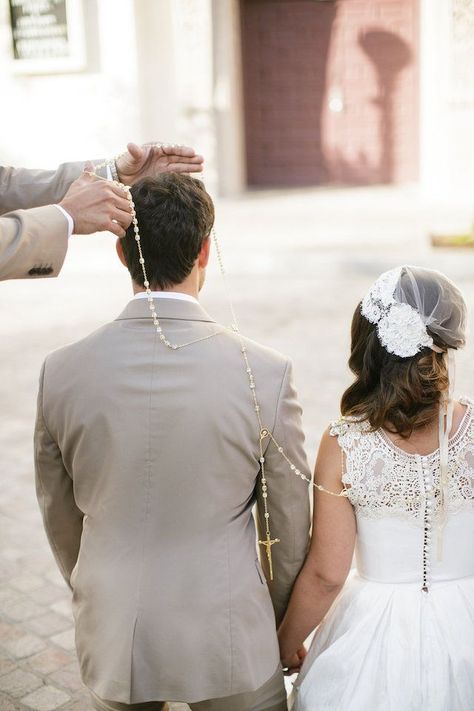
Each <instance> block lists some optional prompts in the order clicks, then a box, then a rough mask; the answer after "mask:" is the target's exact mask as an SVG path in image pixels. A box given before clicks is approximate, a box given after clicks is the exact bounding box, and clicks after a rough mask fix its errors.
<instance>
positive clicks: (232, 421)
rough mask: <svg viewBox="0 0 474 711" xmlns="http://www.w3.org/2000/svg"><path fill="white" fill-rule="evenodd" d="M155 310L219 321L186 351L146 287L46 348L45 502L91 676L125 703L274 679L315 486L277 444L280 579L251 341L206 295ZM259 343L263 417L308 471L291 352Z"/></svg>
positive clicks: (204, 325) (186, 323) (193, 697)
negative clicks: (228, 325)
mask: <svg viewBox="0 0 474 711" xmlns="http://www.w3.org/2000/svg"><path fill="white" fill-rule="evenodd" d="M157 311H158V314H159V315H160V317H161V320H162V325H163V328H164V330H165V332H166V333H167V334H168V335H169V337H170V339H171V341H172V342H176V343H185V342H188V341H190V340H193V339H195V338H199V337H201V336H204V335H207V334H209V333H213V332H215V331H216V330H218V331H219V332H220V335H218V336H216V337H213V338H211V339H209V340H205V341H202V342H200V343H196V344H194V345H192V346H189V347H187V348H183V349H181V350H178V351H171V350H169V349H167V348H166V347H165V346H163V345H162V344H161V342H160V341H159V339H158V337H157V334H156V333H155V331H154V329H153V327H152V324H151V321H150V318H149V316H148V314H149V310H148V304H147V301H146V299H145V300H133V301H132V302H130V304H129V305H128V306H127V307H126V309H125V310H124V312H123V313H122V314H121V315H120V316H119V317H118V319H117V320H116V321H114V322H112V323H110V324H108V325H106V326H104V327H103V328H101V329H99V330H98V331H96V332H95V333H93V334H92V335H90V336H89V337H88V338H86V339H84V340H82V341H79V342H78V343H75V344H73V345H71V346H67V347H66V348H64V349H62V350H59V351H57V352H55V353H53V354H51V355H50V356H49V357H48V358H47V359H46V362H45V364H44V366H43V370H42V373H41V382H40V392H39V400H38V417H37V424H36V434H35V462H36V473H37V494H38V500H39V504H40V507H41V510H42V514H43V518H44V523H45V527H46V531H47V535H48V537H49V541H50V544H51V547H52V550H53V553H54V555H55V557H56V560H57V562H58V565H59V567H60V569H61V571H62V573H63V575H64V577H65V579H66V581H68V582H69V584H70V585H71V587H72V589H73V610H74V615H75V621H76V645H77V651H78V656H79V661H80V666H81V671H82V678H83V680H84V682H85V684H86V685H87V686H88V687H90V688H91V689H92V690H93V691H94V693H95V694H97V696H99V697H101V698H105V699H111V700H115V701H122V702H125V703H131V702H134V703H135V702H143V701H147V700H179V701H184V702H186V701H187V702H197V701H200V700H204V699H212V698H217V697H224V696H231V695H233V694H237V693H241V692H244V691H251V690H255V689H258V688H259V687H260V686H262V684H264V683H265V682H266V681H267V680H268V679H269V678H270V677H271V676H272V675H273V674H274V673H275V669H276V668H277V666H278V662H279V653H278V644H277V638H276V625H275V614H276V618H277V620H280V619H281V617H282V615H283V613H284V611H285V607H286V605H287V602H288V599H289V596H290V592H291V589H292V587H293V583H294V581H295V578H296V576H297V574H298V572H299V570H300V568H301V566H302V564H303V561H304V559H305V555H306V551H307V546H308V540H309V528H310V515H309V497H308V489H307V485H306V484H305V483H304V482H303V481H302V480H301V479H299V478H297V477H296V476H295V475H294V474H293V473H292V472H291V471H290V470H289V467H288V465H287V464H286V463H285V461H284V460H283V458H282V457H281V455H280V454H279V453H278V452H277V451H276V450H275V448H274V446H269V447H268V449H267V451H266V458H267V479H268V487H269V492H268V493H269V497H268V502H269V509H270V512H271V530H272V534H273V536H278V537H279V538H280V539H281V543H279V544H277V545H275V546H274V547H273V558H274V570H275V580H274V582H273V583H271V584H269V583H268V582H267V580H266V575H267V573H268V571H267V569H266V568H267V566H266V559H265V557H264V556H262V563H260V562H259V560H258V559H257V554H256V531H255V523H254V517H253V515H252V510H253V507H254V504H255V503H256V506H257V514H258V515H257V520H259V521H260V522H262V521H263V504H262V498H261V490H260V486H259V484H258V481H259V476H258V474H259V451H258V439H259V438H258V426H257V420H256V416H255V412H254V409H253V402H252V396H251V391H250V388H249V384H248V379H247V374H246V372H245V365H244V361H243V357H242V353H241V351H240V345H239V342H238V339H237V338H236V336H235V334H232V333H230V332H229V331H227V330H225V329H223V328H222V327H221V326H219V325H218V324H216V323H215V322H213V321H212V319H211V318H210V317H209V316H208V315H207V314H206V312H205V311H204V309H202V307H201V306H199V305H197V304H193V303H190V302H186V301H178V300H177V299H160V300H157ZM247 348H248V357H249V360H250V362H251V365H252V368H253V371H254V374H255V381H256V384H257V393H258V398H259V400H260V404H261V414H262V419H263V422H264V424H266V425H267V426H268V427H270V428H272V429H273V430H274V433H275V436H276V437H277V439H278V440H279V441H280V442H281V443H282V445H283V446H284V447H286V448H287V451H288V452H289V453H290V455H291V457H292V459H293V461H294V462H295V464H296V465H297V466H298V467H299V468H300V469H301V470H302V471H304V472H305V473H309V472H308V464H307V461H306V456H305V452H304V436H303V432H302V428H301V418H300V414H301V412H300V407H299V405H298V402H297V399H296V394H295V390H294V388H293V384H292V376H291V364H290V362H289V361H288V359H286V358H285V357H283V356H281V355H280V354H278V353H276V352H274V351H272V350H269V349H268V348H264V347H263V346H260V345H258V344H256V343H254V342H252V341H248V342H247ZM262 535H263V532H262V531H260V536H262ZM262 567H263V569H264V570H265V574H264V572H263V570H262ZM272 603H273V606H272Z"/></svg>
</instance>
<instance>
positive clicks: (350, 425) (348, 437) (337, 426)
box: [329, 417, 369, 453]
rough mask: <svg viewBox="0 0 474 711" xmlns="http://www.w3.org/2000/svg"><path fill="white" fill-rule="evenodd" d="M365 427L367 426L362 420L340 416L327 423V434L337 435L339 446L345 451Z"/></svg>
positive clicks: (358, 437)
mask: <svg viewBox="0 0 474 711" xmlns="http://www.w3.org/2000/svg"><path fill="white" fill-rule="evenodd" d="M367 429H369V426H368V425H367V424H366V423H364V422H359V421H358V420H352V419H349V418H347V417H340V418H339V420H334V421H333V422H331V424H330V425H329V434H330V435H331V437H337V441H338V444H339V446H340V448H341V449H342V450H343V451H344V452H346V453H347V452H348V451H349V450H350V449H352V447H353V445H354V443H355V442H356V441H357V440H359V439H360V437H361V435H362V434H363V432H365V431H366V430H367Z"/></svg>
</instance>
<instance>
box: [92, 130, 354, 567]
mask: <svg viewBox="0 0 474 711" xmlns="http://www.w3.org/2000/svg"><path fill="white" fill-rule="evenodd" d="M152 146H153V147H156V148H176V147H177V145H176V144H173V145H170V144H166V143H154V144H152ZM124 155H126V153H121V154H119V155H117V156H115V157H114V158H110V159H108V160H106V161H104V162H103V163H100V164H98V165H95V166H94V171H87V172H88V173H89V175H95V177H97V178H101V179H102V180H107V178H102V176H98V175H97V174H96V171H97V170H99V169H102V168H107V167H109V168H110V167H111V166H113V167H115V161H116V160H118V159H119V158H121V157H123V156H124ZM113 182H114V184H115V185H117V186H118V187H120V188H121V189H122V190H123V191H124V192H125V194H126V197H127V199H128V201H129V203H130V210H131V214H132V225H133V231H134V234H135V241H136V243H137V248H138V254H139V262H140V266H141V268H142V272H143V285H144V287H145V290H146V294H147V299H148V306H149V309H150V313H151V317H152V319H153V326H154V328H155V330H156V332H157V334H158V336H159V338H160V341H161V343H162V344H163V345H164V346H165V347H166V348H169V349H170V350H174V351H177V350H180V349H181V348H186V347H187V346H191V345H194V344H196V343H200V342H201V341H206V340H209V339H210V338H214V337H215V336H218V335H220V334H222V333H224V332H226V331H227V330H228V329H226V328H224V327H223V328H222V329H221V330H219V331H215V332H213V333H211V334H208V335H207V336H203V337H201V338H197V339H195V340H193V341H188V342H187V343H181V344H176V343H171V341H170V340H169V339H168V338H167V337H166V335H165V333H164V332H163V328H162V326H161V323H160V320H159V318H158V314H157V312H156V307H155V304H154V301H153V296H152V292H151V288H150V282H149V280H148V275H147V271H146V266H145V259H144V257H143V253H142V247H141V240H140V230H139V227H138V219H137V214H136V211H135V203H134V201H133V196H132V193H131V190H130V187H129V186H128V185H124V184H123V183H120V182H119V181H117V180H114V181H113ZM211 236H212V241H213V244H214V248H215V251H216V257H217V262H218V265H219V271H220V274H221V277H222V279H223V281H224V286H225V291H226V297H227V301H228V304H229V309H230V313H231V316H232V327H231V329H230V330H231V331H232V332H233V333H235V335H236V336H237V338H238V340H239V344H240V351H241V353H242V357H243V360H244V364H245V372H246V374H247V378H248V383H249V388H250V391H251V393H252V402H253V409H254V411H255V415H256V418H257V424H258V444H259V447H258V448H259V464H260V485H261V491H262V498H263V509H264V518H265V538H264V539H263V540H259V545H261V546H263V547H264V548H265V553H266V556H267V561H268V567H269V573H270V580H273V560H272V546H274V545H275V544H277V543H280V539H279V538H272V534H271V528H270V512H269V507H268V480H267V477H266V470H265V448H264V442H265V441H266V440H268V441H269V443H270V442H271V443H273V444H274V445H275V447H276V448H277V451H278V452H279V454H280V455H281V456H282V457H283V458H284V459H285V460H286V462H287V463H288V466H289V468H290V471H291V472H293V473H294V474H295V475H296V476H298V477H300V479H302V480H303V481H306V482H307V483H308V484H312V486H313V487H315V488H316V489H318V491H322V492H324V493H326V494H330V495H331V496H336V497H347V490H346V489H343V490H342V491H340V492H339V493H335V492H333V491H329V490H328V489H325V488H324V487H323V486H321V485H320V484H317V483H316V482H314V481H313V480H312V479H311V478H310V477H308V476H306V474H304V473H303V472H302V471H300V470H299V469H298V468H297V467H296V465H295V464H294V463H293V462H292V461H291V459H290V458H289V457H288V455H287V454H286V452H285V450H284V449H283V447H282V446H281V445H280V444H279V443H278V442H277V440H276V439H275V437H274V436H273V433H272V431H271V430H270V429H269V428H268V427H265V426H264V424H263V422H262V418H261V414H260V413H261V409H260V404H259V400H258V397H257V392H256V390H257V386H256V384H255V378H254V375H253V371H252V367H251V365H250V361H249V358H248V355H247V347H246V345H245V341H244V337H243V336H242V334H241V332H240V328H239V325H238V321H237V316H236V312H235V307H234V302H233V299H232V296H231V292H230V288H229V283H228V280H227V272H226V270H225V267H224V262H223V259H222V250H221V247H220V243H219V240H218V239H217V234H216V231H215V229H214V227H213V228H212V231H211Z"/></svg>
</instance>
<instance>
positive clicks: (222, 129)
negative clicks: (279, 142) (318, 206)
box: [212, 0, 246, 195]
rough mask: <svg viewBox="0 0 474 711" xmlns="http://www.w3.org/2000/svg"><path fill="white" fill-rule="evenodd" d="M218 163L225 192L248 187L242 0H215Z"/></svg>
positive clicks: (223, 193)
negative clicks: (242, 51)
mask: <svg viewBox="0 0 474 711" xmlns="http://www.w3.org/2000/svg"><path fill="white" fill-rule="evenodd" d="M212 12H213V45H214V110H215V127H216V141H217V143H216V163H217V172H218V175H219V192H220V194H221V195H235V194H239V193H241V192H242V191H243V190H245V188H246V174H245V173H246V167H245V133H244V118H243V89H242V61H241V43H240V12H239V2H238V0H213V3H212Z"/></svg>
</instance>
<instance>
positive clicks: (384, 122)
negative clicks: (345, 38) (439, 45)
mask: <svg viewBox="0 0 474 711" xmlns="http://www.w3.org/2000/svg"><path fill="white" fill-rule="evenodd" d="M358 45H359V47H360V48H361V49H362V51H363V52H364V53H365V55H366V56H367V58H368V59H369V60H370V61H371V62H372V65H373V68H374V71H375V75H376V81H377V90H376V95H375V96H373V97H372V98H371V103H372V105H373V106H375V107H376V108H377V109H378V113H379V118H378V136H377V139H378V140H377V145H378V153H379V159H378V161H377V162H374V161H373V159H372V158H371V157H369V156H368V155H367V153H366V152H365V151H363V150H361V151H360V152H359V154H358V156H357V159H356V160H353V159H352V160H350V161H349V160H347V159H345V158H344V155H343V153H342V151H339V150H337V149H335V150H333V151H332V153H331V156H330V160H328V162H330V164H331V168H332V169H331V173H333V174H335V175H338V176H340V175H343V176H344V182H347V183H351V184H353V185H357V184H360V185H367V184H371V183H372V184H380V183H393V182H396V177H397V176H396V160H395V146H396V141H397V136H396V131H397V119H396V113H397V111H396V109H397V107H396V97H397V89H398V86H399V83H400V80H401V76H402V73H403V70H404V69H405V68H406V67H408V66H409V65H410V64H411V62H412V61H413V52H412V50H411V48H410V46H409V45H408V44H407V43H406V42H405V41H404V40H403V39H402V38H401V37H399V36H398V35H396V34H394V33H393V32H388V31H386V30H382V29H370V30H367V31H365V32H361V33H360V34H359V37H358ZM374 138H375V137H374Z"/></svg>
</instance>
